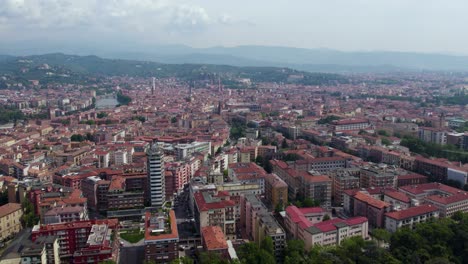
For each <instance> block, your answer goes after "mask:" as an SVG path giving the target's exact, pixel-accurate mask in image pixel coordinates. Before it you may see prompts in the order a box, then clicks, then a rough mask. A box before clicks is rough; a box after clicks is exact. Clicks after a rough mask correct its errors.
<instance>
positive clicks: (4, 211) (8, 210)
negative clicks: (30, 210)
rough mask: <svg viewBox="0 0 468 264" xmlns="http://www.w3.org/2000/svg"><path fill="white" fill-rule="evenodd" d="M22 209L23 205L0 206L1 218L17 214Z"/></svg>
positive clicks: (8, 204) (9, 204)
mask: <svg viewBox="0 0 468 264" xmlns="http://www.w3.org/2000/svg"><path fill="white" fill-rule="evenodd" d="M20 209H21V205H20V204H18V203H7V204H5V205H2V206H0V218H2V217H4V216H7V215H9V214H11V213H13V212H16V211H18V210H20Z"/></svg>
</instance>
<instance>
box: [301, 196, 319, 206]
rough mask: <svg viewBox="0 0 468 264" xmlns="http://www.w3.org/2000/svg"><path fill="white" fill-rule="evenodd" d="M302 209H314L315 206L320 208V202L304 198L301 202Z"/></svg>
mask: <svg viewBox="0 0 468 264" xmlns="http://www.w3.org/2000/svg"><path fill="white" fill-rule="evenodd" d="M302 206H303V207H315V206H320V202H319V201H316V200H313V199H311V198H308V197H307V198H305V199H304V201H303V202H302Z"/></svg>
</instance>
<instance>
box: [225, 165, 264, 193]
mask: <svg viewBox="0 0 468 264" xmlns="http://www.w3.org/2000/svg"><path fill="white" fill-rule="evenodd" d="M266 174H267V173H266V171H265V170H264V169H263V168H262V167H260V166H258V165H257V164H255V163H253V162H248V163H233V164H229V168H228V178H229V179H230V180H231V181H233V182H240V183H243V184H251V183H252V184H259V185H260V186H261V187H262V193H263V192H265V175H266Z"/></svg>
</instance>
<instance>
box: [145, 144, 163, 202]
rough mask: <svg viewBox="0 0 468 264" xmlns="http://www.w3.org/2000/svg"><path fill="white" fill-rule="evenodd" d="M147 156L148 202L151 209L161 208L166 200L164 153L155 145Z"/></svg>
mask: <svg viewBox="0 0 468 264" xmlns="http://www.w3.org/2000/svg"><path fill="white" fill-rule="evenodd" d="M147 156H148V160H147V166H148V167H147V173H148V201H149V202H150V204H151V206H152V207H162V205H163V204H164V202H165V200H166V184H165V182H166V181H165V178H164V161H163V159H164V153H163V151H162V150H161V149H160V148H159V147H158V146H157V145H152V146H151V148H150V149H149V150H148V155H147Z"/></svg>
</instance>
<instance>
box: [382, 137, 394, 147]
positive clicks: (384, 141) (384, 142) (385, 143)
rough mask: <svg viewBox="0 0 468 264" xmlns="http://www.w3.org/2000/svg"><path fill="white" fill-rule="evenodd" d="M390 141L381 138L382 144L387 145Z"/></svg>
mask: <svg viewBox="0 0 468 264" xmlns="http://www.w3.org/2000/svg"><path fill="white" fill-rule="evenodd" d="M391 144H392V142H390V140H389V139H388V138H382V145H385V146H389V145H391Z"/></svg>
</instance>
